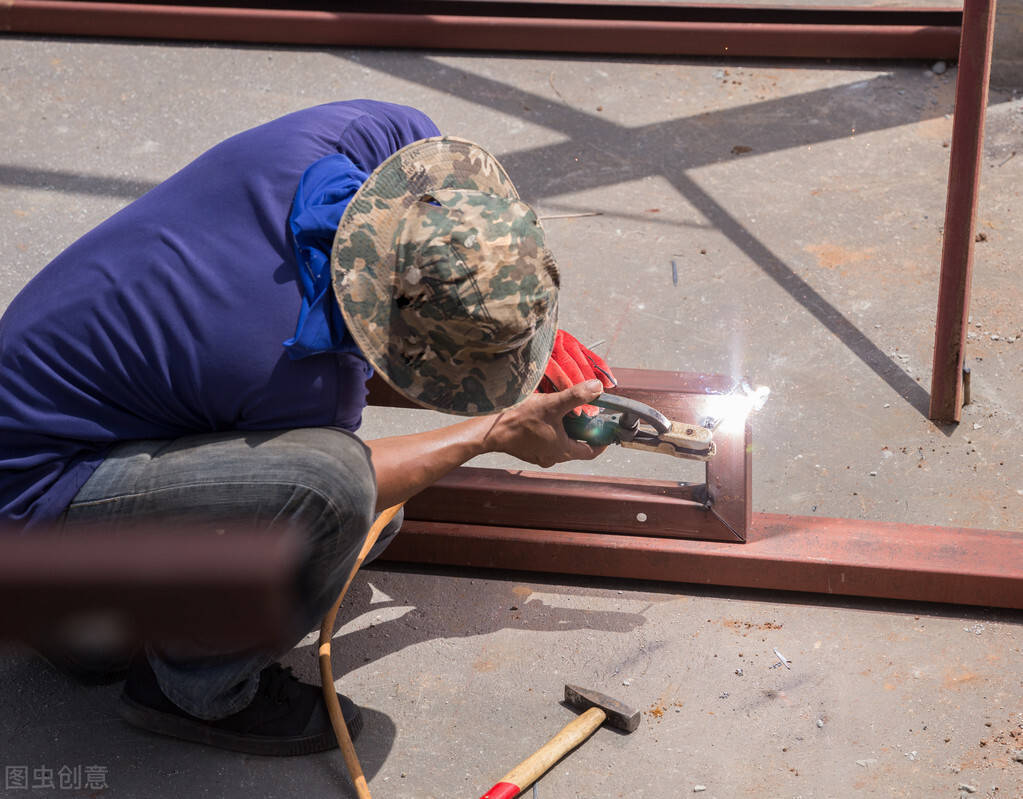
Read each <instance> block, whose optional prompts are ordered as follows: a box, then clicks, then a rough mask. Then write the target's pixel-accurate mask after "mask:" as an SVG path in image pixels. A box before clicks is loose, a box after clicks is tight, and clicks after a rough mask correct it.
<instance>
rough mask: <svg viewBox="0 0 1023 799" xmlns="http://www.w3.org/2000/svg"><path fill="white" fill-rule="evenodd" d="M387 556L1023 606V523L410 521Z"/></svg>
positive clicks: (779, 518)
mask: <svg viewBox="0 0 1023 799" xmlns="http://www.w3.org/2000/svg"><path fill="white" fill-rule="evenodd" d="M383 557H384V559H386V560H390V561H402V562H414V563H428V564H445V565H453V566H462V567H469V568H488V569H512V570H523V571H534V572H552V573H557V574H579V575H596V576H602V577H618V578H621V577H624V578H636V579H644V580H664V581H668V582H673V583H699V584H703V585H718V586H735V587H743V588H759V589H773V590H784V591H806V592H813V593H819V594H836V595H843V596H859V597H883V598H890V599H903V600H920V601H927V602H950V603H956V604H962V605H984V606H991V607H1003V608H1015V609H1023V534H1021V533H1012V532H1005V531H997V530H971V529H963V528H943V527H927V526H922V525H911V524H893V523H887V522H872V521H854V520H850V519H826V518H817V517H807V516H784V515H776V514H766V513H758V514H754V516H753V526H752V529H751V531H750V534H749V537H748V539H747V541H746V543H745V544H729V543H723V542H718V541H693V540H686V539H670V538H648V537H637V536H632V535H627V536H626V535H607V534H601V533H582V532H571V531H564V530H531V529H523V528H511V527H482V526H472V525H457V524H448V523H437V522H406V524H405V527H404V528H403V529H402V532H401V533H400V534H399V535H398V536H397V538H396V539H395V540H394V542H393V543H392V544H391V546H390V547H389V548H388V549H387V551H386V552H385V553H384V556H383Z"/></svg>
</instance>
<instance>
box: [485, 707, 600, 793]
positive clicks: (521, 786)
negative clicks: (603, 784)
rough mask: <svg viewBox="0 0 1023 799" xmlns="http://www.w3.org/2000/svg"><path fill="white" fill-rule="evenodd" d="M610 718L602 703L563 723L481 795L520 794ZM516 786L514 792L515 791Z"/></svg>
mask: <svg viewBox="0 0 1023 799" xmlns="http://www.w3.org/2000/svg"><path fill="white" fill-rule="evenodd" d="M606 718H607V714H606V713H604V711H603V710H601V709H600V708H599V707H591V708H590V709H589V710H587V711H586V712H585V713H583V714H582V715H580V716H578V717H577V718H575V719H573V720H572V721H570V722H569V723H568V724H566V725H565V726H564V727H562V728H561V731H560V732H558V734H557V735H555V736H554V737H553V738H551V739H550V740H549V741H548V742H547V743H545V744H544V745H543V746H541V747H540V748H539V749H537V750H536V751H535V752H534V753H533V754H531V755H530V756H529V757H527V758H526V759H525V760H523V761H522V762H521V763H519V764H518V765H517V766H516V767H515V768H513V769H512V770H511V771H509V772H508V773H507V774H505V775H504V777H502V778H501V781H500V782H498V783H497V784H496V785H495V786H494V787H493V788H491V789H490V790H489V791H487V792H486V793H485V794H483V796H482V797H480V799H504V797H513V796H518V795H519V794H520V793H521V792H522V791H524V790H526V788H528V787H529V786H530V785H532V784H533V783H534V782H536V780H537V778H539V777H540V776H541V775H542V774H543V773H544V772H545V771H547V769H549V768H550V767H551V766H553V765H554V764H555V763H557V762H558V760H560V759H561V758H562V757H563V756H564V755H565V754H566V753H567V752H570V751H571V750H572V749H574V748H575V747H577V746H578V745H579V744H581V743H582V742H583V741H585V740H586V739H587V738H589V737H590V736H591V735H593V732H594V731H595V730H596V729H597V727H599V726H600V725H601V724H603V723H604V720H605V719H606ZM513 788H514V793H512V792H511V791H512V789H513Z"/></svg>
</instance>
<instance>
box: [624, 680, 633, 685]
mask: <svg viewBox="0 0 1023 799" xmlns="http://www.w3.org/2000/svg"><path fill="white" fill-rule="evenodd" d="M622 685H632V680H622Z"/></svg>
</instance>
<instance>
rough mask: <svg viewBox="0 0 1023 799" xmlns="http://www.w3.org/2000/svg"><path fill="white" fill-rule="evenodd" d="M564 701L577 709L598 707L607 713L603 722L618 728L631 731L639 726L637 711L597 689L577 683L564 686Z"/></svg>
mask: <svg viewBox="0 0 1023 799" xmlns="http://www.w3.org/2000/svg"><path fill="white" fill-rule="evenodd" d="M565 703H566V704H568V705H571V706H572V707H574V708H576V709H577V710H589V709H590V708H591V707H599V708H600V709H601V710H603V711H604V713H605V714H606V715H607V719H606V720H605V724H610V725H611V726H612V727H615V728H616V729H619V730H624V731H625V732H632V731H633V730H634V729H636V727H638V726H639V711H638V710H633V709H632V708H630V707H627V706H626V705H623V704H622V703H621V702H619V701H618V700H617V699H612V698H611V697H610V696H608V695H607V694H602V693H600V692H599V691H590V690H587V689H585V688H580V687H579V686H578V685H566V686H565Z"/></svg>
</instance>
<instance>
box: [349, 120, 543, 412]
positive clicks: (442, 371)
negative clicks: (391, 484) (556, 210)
mask: <svg viewBox="0 0 1023 799" xmlns="http://www.w3.org/2000/svg"><path fill="white" fill-rule="evenodd" d="M439 189H470V190H477V191H483V192H488V193H492V194H497V195H499V196H504V197H508V198H511V199H518V196H519V195H518V192H517V191H516V189H515V186H514V184H513V183H512V181H511V178H509V177H508V174H507V173H506V172H505V170H504V168H503V167H502V166H501V165H500V163H498V161H497V159H496V158H495V157H494V156H493V155H491V154H490V153H489V152H487V151H486V150H484V149H483V148H482V147H480V146H479V145H478V144H475V143H473V142H470V141H466V140H465V139H459V138H455V137H451V136H443V137H434V138H430V139H421V140H419V141H416V142H413V143H412V144H409V145H407V146H405V147H403V148H402V149H401V150H398V151H397V152H396V153H394V154H393V155H391V156H390V157H389V158H387V159H386V160H385V161H384V162H383V163H381V164H380V165H379V166H378V167H377V168H376V169H375V170H373V172H372V174H370V176H369V177H368V178H367V179H366V181H365V182H364V183H363V184H362V186H361V187H360V188H359V190H358V191H357V192H356V193H355V195H354V196H353V197H352V199H351V201H350V202H349V203H348V207H347V208H346V209H345V212H344V214H343V216H342V217H341V222H340V223H339V225H338V228H337V233H336V234H335V236H334V244H333V247H332V248H331V259H330V260H331V283H332V286H333V290H334V296H335V298H336V300H337V302H338V304H339V306H340V308H341V314H342V316H343V317H344V321H345V325H346V326H347V328H348V330H349V332H350V333H351V335H352V337H353V338H354V339H355V342H356V343H357V344H358V345H359V349H360V350H361V351H362V354H363V355H364V356H365V357H366V359H367V360H368V361H369V363H370V364H371V365H372V366H373V368H374V369H375V370H376V371H377V372H378V373H379V374H380V375H381V376H382V377H383V378H384V379H385V380H386V381H387V382H388V383H389V384H390V385H391V386H392V387H393V388H394V389H395V390H396V391H398V392H399V393H400V394H402V395H403V396H405V397H407V398H408V399H409V400H411V401H412V402H414V403H416V404H417V405H421V406H422V407H425V408H430V409H433V410H437V411H443V412H445V413H453V414H458V415H462V416H479V415H483V414H488V413H496V412H498V411H501V410H504V409H505V408H510V407H512V406H514V405H517V404H519V403H520V402H522V401H523V400H524V399H526V397H528V396H529V395H530V394H532V393H533V392H534V391H535V390H536V387H537V385H539V383H540V380H541V379H542V378H543V373H544V369H545V368H546V365H547V361H548V360H549V358H550V354H551V351H552V349H553V347H554V336H555V333H556V331H557V304H556V303H555V304H554V306H553V307H552V308H551V312H550V313H549V314H548V316H547V318H546V319H545V320H544V321H543V322H542V323H541V325H539V326H538V327H537V329H536V331H535V332H534V335H533V336H532V338H531V339H530V340H529V341H527V342H526V343H525V344H523V345H522V348H521V349H519V350H517V351H515V352H514V353H508V354H505V355H499V356H495V357H494V358H493V359H492V360H491V361H490V362H489V363H487V364H484V365H480V364H476V365H475V366H474V367H473V369H472V370H471V373H470V372H467V370H465V369H464V368H460V367H457V366H455V365H453V364H449V363H440V364H432V365H431V375H430V376H429V377H427V376H424V375H422V374H420V373H419V372H418V371H417V370H416V369H415V368H410V367H409V365H408V364H406V363H402V362H400V359H401V355H400V354H399V351H398V348H395V347H393V346H391V339H392V334H391V321H392V319H397V318H398V309H397V306H396V305H395V299H394V285H395V272H396V270H397V268H398V264H397V258H396V253H395V252H394V246H393V244H394V240H395V234H396V232H397V230H398V227H399V225H400V224H401V222H402V220H403V218H404V217H405V215H406V212H407V211H408V209H409V207H410V206H411V205H412V204H413V203H416V202H418V201H419V200H420V198H421V197H423V196H424V195H428V194H430V192H431V191H437V190H439ZM522 363H528V364H529V368H528V370H527V372H526V373H525V374H523V375H520V377H519V379H517V380H510V379H509V374H510V373H511V372H513V371H518V370H517V369H512V365H513V364H515V365H516V366H519V367H521V364H522Z"/></svg>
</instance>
